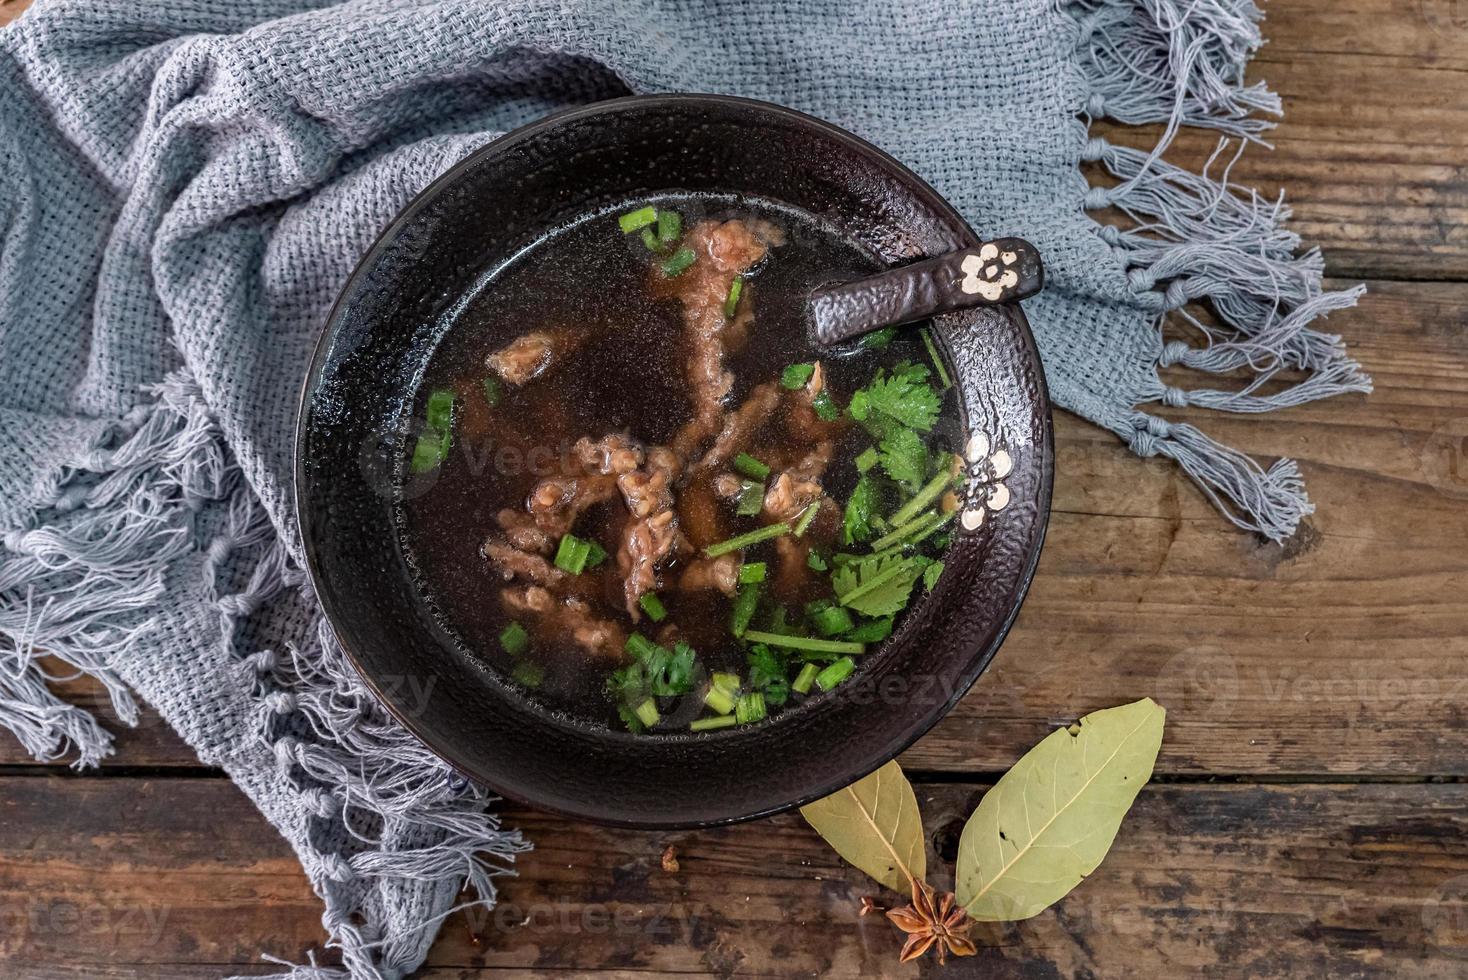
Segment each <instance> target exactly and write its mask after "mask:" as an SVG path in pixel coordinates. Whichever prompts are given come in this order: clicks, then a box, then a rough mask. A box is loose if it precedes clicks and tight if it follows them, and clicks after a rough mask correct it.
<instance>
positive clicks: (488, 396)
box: [484, 374, 505, 408]
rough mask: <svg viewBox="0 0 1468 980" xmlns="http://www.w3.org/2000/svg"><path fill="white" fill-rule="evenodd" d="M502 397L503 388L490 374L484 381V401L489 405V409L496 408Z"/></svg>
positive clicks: (503, 394)
mask: <svg viewBox="0 0 1468 980" xmlns="http://www.w3.org/2000/svg"><path fill="white" fill-rule="evenodd" d="M504 397H505V386H504V385H503V384H501V383H500V379H499V378H497V377H495V376H494V375H492V374H491V375H490V376H489V377H487V378H485V379H484V400H485V402H487V403H488V404H489V407H490V408H495V407H496V406H498V405H499V403H500V399H502V398H504Z"/></svg>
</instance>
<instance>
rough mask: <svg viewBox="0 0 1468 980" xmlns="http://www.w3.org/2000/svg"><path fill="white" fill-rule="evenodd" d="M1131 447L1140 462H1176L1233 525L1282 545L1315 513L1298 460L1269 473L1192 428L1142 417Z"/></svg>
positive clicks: (1276, 465) (1135, 420) (1137, 419)
mask: <svg viewBox="0 0 1468 980" xmlns="http://www.w3.org/2000/svg"><path fill="white" fill-rule="evenodd" d="M1133 423H1134V425H1135V429H1134V431H1133V433H1132V436H1131V438H1130V439H1129V440H1128V443H1127V444H1128V445H1129V446H1130V447H1131V450H1132V452H1134V453H1136V454H1137V455H1138V456H1158V455H1161V456H1166V457H1168V458H1169V459H1172V460H1175V461H1176V462H1177V464H1178V465H1179V466H1181V467H1182V468H1183V470H1184V471H1185V472H1186V473H1187V474H1188V475H1189V476H1191V477H1192V478H1193V479H1194V480H1195V481H1196V482H1197V484H1198V486H1199V487H1200V488H1202V490H1203V493H1204V495H1205V496H1207V497H1208V499H1209V500H1211V501H1212V502H1213V505H1214V506H1215V507H1217V508H1218V509H1219V510H1220V511H1222V512H1223V513H1224V515H1225V516H1227V517H1228V519H1229V520H1231V521H1232V522H1233V523H1234V524H1237V525H1238V526H1239V527H1241V528H1243V529H1244V530H1246V531H1254V532H1256V533H1258V534H1262V535H1264V537H1266V538H1268V539H1269V540H1271V541H1282V540H1284V539H1285V538H1288V537H1289V536H1290V535H1291V534H1293V533H1295V528H1296V526H1298V525H1299V523H1300V519H1301V518H1303V517H1305V516H1307V515H1309V514H1311V513H1313V512H1314V511H1315V507H1314V505H1313V504H1311V503H1310V500H1309V498H1308V497H1307V496H1306V495H1305V483H1304V481H1303V480H1302V479H1301V478H1300V469H1299V467H1298V466H1296V465H1295V463H1294V461H1293V460H1289V459H1280V460H1276V461H1275V463H1274V465H1272V466H1270V467H1269V469H1267V470H1266V469H1264V468H1262V467H1261V466H1260V465H1259V464H1258V463H1256V462H1254V460H1252V459H1250V458H1249V457H1248V456H1245V455H1244V454H1243V453H1241V452H1238V451H1237V450H1234V449H1230V448H1229V447H1228V446H1225V445H1223V444H1222V443H1220V442H1215V441H1214V440H1212V439H1210V438H1208V437H1207V436H1205V435H1204V434H1203V433H1202V432H1199V431H1198V430H1197V429H1195V428H1193V427H1192V426H1191V425H1183V424H1178V423H1173V422H1168V421H1167V420H1166V419H1162V418H1158V417H1157V416H1155V415H1147V414H1145V413H1141V412H1138V413H1137V414H1136V416H1134V418H1133Z"/></svg>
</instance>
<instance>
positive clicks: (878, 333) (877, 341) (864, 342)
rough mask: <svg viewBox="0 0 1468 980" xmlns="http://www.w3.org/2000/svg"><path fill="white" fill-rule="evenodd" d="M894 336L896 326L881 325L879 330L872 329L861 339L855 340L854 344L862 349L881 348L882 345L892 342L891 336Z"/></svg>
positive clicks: (895, 334)
mask: <svg viewBox="0 0 1468 980" xmlns="http://www.w3.org/2000/svg"><path fill="white" fill-rule="evenodd" d="M896 336H897V328H896V327H883V328H882V329H881V330H873V331H872V332H871V333H869V334H867V335H866V336H864V337H862V338H861V340H858V341H857V342H856V345H857V346H858V347H860V348H862V349H863V350H881V349H882V348H883V347H886V346H887V345H888V344H890V343H892V338H894V337H896Z"/></svg>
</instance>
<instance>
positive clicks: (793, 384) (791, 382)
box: [780, 364, 816, 391]
mask: <svg viewBox="0 0 1468 980" xmlns="http://www.w3.org/2000/svg"><path fill="white" fill-rule="evenodd" d="M815 373H816V366H815V365H814V364H792V365H790V366H789V367H787V368H786V369H785V370H784V371H782V372H781V373H780V385H781V387H784V388H788V389H790V390H791V391H794V390H795V389H796V388H800V387H802V386H803V385H804V384H805V383H806V382H807V381H809V380H810V376H811V375H812V374H815Z"/></svg>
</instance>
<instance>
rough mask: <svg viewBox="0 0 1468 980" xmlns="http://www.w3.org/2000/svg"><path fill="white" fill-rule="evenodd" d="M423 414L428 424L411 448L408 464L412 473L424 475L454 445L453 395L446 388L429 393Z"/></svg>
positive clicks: (436, 464)
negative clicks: (411, 455)
mask: <svg viewBox="0 0 1468 980" xmlns="http://www.w3.org/2000/svg"><path fill="white" fill-rule="evenodd" d="M425 414H426V415H427V420H426V421H427V423H428V424H427V426H426V428H425V431H424V432H423V434H422V435H420V436H419V437H418V442H417V443H416V444H415V445H414V446H413V458H412V460H411V461H410V462H409V466H410V468H411V469H412V471H413V472H414V473H426V472H427V471H429V470H431V469H434V468H435V467H437V466H438V465H439V464H440V463H442V462H443V461H444V459H446V458H447V457H448V454H449V449H450V448H452V446H453V444H454V393H453V392H452V391H450V390H449V389H447V388H439V389H438V390H436V391H434V392H432V393H430V394H429V396H428V405H427V407H426V410H425Z"/></svg>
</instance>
